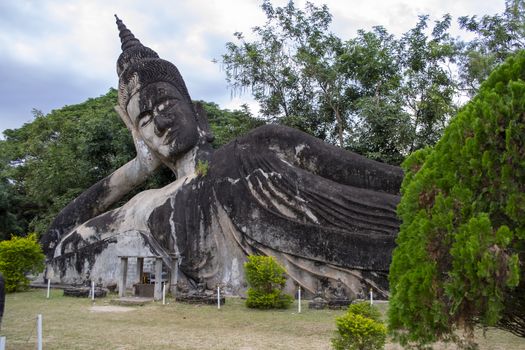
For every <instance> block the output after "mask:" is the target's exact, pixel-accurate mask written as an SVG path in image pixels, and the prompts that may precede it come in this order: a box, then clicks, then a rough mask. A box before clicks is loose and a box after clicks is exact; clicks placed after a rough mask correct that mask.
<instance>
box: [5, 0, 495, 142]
mask: <svg viewBox="0 0 525 350" xmlns="http://www.w3.org/2000/svg"><path fill="white" fill-rule="evenodd" d="M261 2H262V1H261V0H164V1H162V0H148V1H133V0H90V1H87V0H64V1H61V0H56V1H53V0H0V47H2V48H3V49H2V51H1V52H2V54H1V55H0V133H1V132H2V131H3V130H5V129H9V128H10V129H12V128H18V127H20V126H22V124H24V123H26V122H29V121H31V120H32V114H31V110H32V109H33V108H36V109H39V110H41V111H42V112H44V113H48V112H50V111H51V110H53V109H56V108H60V107H62V106H64V105H70V104H76V103H80V102H83V101H85V100H86V99H88V98H90V97H98V96H100V95H103V94H105V93H106V92H107V91H108V89H109V88H110V87H115V86H116V85H117V75H116V72H115V62H116V59H117V57H118V55H119V53H120V42H119V38H118V33H117V28H116V25H115V20H114V17H113V14H115V13H116V14H118V15H119V17H120V18H121V19H123V21H124V23H125V24H126V25H127V26H128V28H129V29H131V31H132V32H133V33H134V34H135V36H136V37H137V38H139V39H140V40H141V42H142V43H143V44H145V45H146V46H149V47H151V48H152V49H154V50H155V51H157V53H158V54H159V55H160V56H161V57H162V58H164V59H167V60H169V61H172V62H173V63H175V64H176V65H177V66H178V68H179V70H180V71H181V73H182V75H183V77H184V79H185V80H186V84H187V85H188V89H189V91H190V95H191V96H192V98H193V99H196V100H205V101H213V102H216V103H218V104H219V105H220V106H221V107H222V108H230V109H233V108H236V107H238V106H239V105H241V104H242V103H247V102H248V103H250V101H251V99H250V96H249V94H248V93H246V94H245V95H242V96H239V97H235V98H232V97H231V93H230V90H229V89H228V86H227V84H226V81H225V73H224V71H222V70H221V67H220V65H219V64H215V63H213V62H212V60H213V59H218V58H220V56H221V54H222V53H224V52H225V48H224V47H225V43H226V42H228V41H231V40H233V35H232V34H233V33H234V32H236V31H240V32H243V33H246V34H247V33H250V32H251V28H252V27H253V26H255V25H262V24H263V23H264V15H263V12H262V10H261V9H260V4H261ZM286 2H287V0H274V1H273V4H274V5H279V6H282V5H284V4H286ZM311 2H314V3H316V4H323V3H326V4H327V5H328V7H329V9H330V12H331V13H332V15H333V23H332V28H331V29H332V31H333V32H334V33H336V34H337V35H339V36H340V37H341V38H343V39H348V38H351V37H354V36H355V34H356V31H357V30H358V29H370V28H371V27H372V26H375V25H383V26H385V27H386V28H387V30H388V31H390V32H392V33H394V34H397V35H399V34H401V33H403V32H405V31H407V30H408V29H410V28H412V27H413V26H414V25H415V23H416V22H417V16H418V15H420V14H429V15H430V16H431V19H432V20H437V19H439V18H440V17H441V16H442V15H443V14H445V13H450V14H451V15H452V16H453V17H454V18H457V17H458V16H461V15H478V16H481V15H484V14H496V13H501V12H503V10H504V0H417V1H416V0H404V1H403V0H390V1H388V0H324V1H323V0H319V1H317V0H314V1H311ZM295 3H296V5H297V6H298V7H301V8H302V7H303V5H304V1H299V0H296V1H295ZM455 33H456V35H461V33H460V31H459V30H457V31H456V32H455Z"/></svg>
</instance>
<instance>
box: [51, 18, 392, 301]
mask: <svg viewBox="0 0 525 350" xmlns="http://www.w3.org/2000/svg"><path fill="white" fill-rule="evenodd" d="M117 23H118V25H119V31H120V36H121V40H122V48H123V53H122V54H121V56H120V57H119V60H118V63H117V72H118V74H119V107H118V108H117V110H118V111H119V114H120V115H121V117H122V119H123V121H124V122H125V123H126V125H127V126H128V128H129V129H130V131H131V132H132V134H133V136H134V141H135V146H136V149H137V158H135V159H134V160H133V161H131V162H129V163H128V164H126V165H124V166H123V167H122V168H120V169H118V170H117V171H115V173H113V174H111V175H110V176H108V178H106V179H104V180H103V181H101V182H99V183H98V184H95V185H94V187H92V188H91V189H89V190H88V191H87V192H86V193H85V194H83V195H81V196H80V197H79V198H80V200H79V199H77V200H75V201H73V202H72V203H71V204H69V205H68V206H67V207H66V208H65V209H64V210H63V211H62V212H61V213H60V214H59V216H58V217H57V219H56V220H55V223H54V224H53V226H52V227H51V229H50V230H49V233H48V234H47V235H46V236H45V237H44V242H46V248H47V254H48V257H49V258H50V259H49V262H48V275H49V276H50V277H51V278H52V279H57V280H60V281H61V282H70V283H71V282H73V281H75V280H79V279H83V278H85V276H86V275H90V276H91V278H95V279H97V278H101V279H102V281H103V283H104V284H105V285H107V284H110V283H116V281H117V279H118V266H119V264H118V258H117V256H119V255H135V256H137V255H144V256H148V255H158V256H162V257H163V259H164V262H165V264H166V266H173V264H172V261H171V256H174V255H177V254H178V255H179V256H180V260H179V263H180V265H178V266H179V271H178V272H177V273H178V279H179V281H182V282H184V283H186V284H187V285H188V286H189V290H194V289H196V288H197V282H196V281H199V280H204V281H205V283H206V284H207V286H216V285H221V286H224V289H225V290H226V292H228V293H235V294H239V293H241V294H242V293H243V292H244V290H245V288H246V284H245V281H244V273H243V263H244V262H245V261H246V255H248V254H264V255H272V256H275V257H276V258H277V260H278V261H279V262H280V263H281V264H283V265H284V266H285V268H286V269H287V271H288V273H289V275H290V277H291V279H290V280H291V282H290V285H289V286H288V287H289V289H290V290H292V288H293V285H292V284H293V281H295V282H299V284H300V285H301V286H304V288H305V290H306V292H309V293H311V294H314V292H315V290H316V288H317V286H318V285H319V283H320V281H321V280H322V281H324V282H323V283H325V284H326V285H327V286H335V285H336V284H337V283H338V282H339V283H340V287H341V288H342V290H344V291H345V293H346V295H347V297H346V299H345V300H352V299H353V298H355V296H356V295H357V294H359V293H363V290H364V289H365V288H369V287H371V286H372V287H373V288H374V290H376V291H377V294H378V295H379V296H380V297H381V296H382V297H385V296H386V295H387V290H388V281H387V273H388V268H389V264H390V258H391V252H392V250H393V248H394V240H395V237H396V235H397V231H398V225H399V223H398V220H397V217H396V205H397V203H398V201H399V195H398V191H399V186H400V183H401V180H402V172H401V169H400V168H398V167H394V166H389V165H386V164H382V163H378V162H375V161H372V160H369V159H366V158H364V157H362V156H360V155H357V154H355V153H351V152H348V151H345V150H343V149H340V148H338V147H335V146H332V145H328V144H326V143H324V142H322V141H320V140H318V139H316V138H314V137H312V136H310V135H307V134H305V133H303V132H300V131H298V130H295V129H291V128H287V127H284V126H278V125H267V126H263V127H260V128H258V129H256V130H253V131H252V132H250V133H248V134H247V135H245V136H243V137H240V138H237V139H236V140H234V141H232V142H231V143H229V144H228V145H225V146H224V147H222V148H221V149H219V150H217V151H213V150H212V148H211V146H210V141H211V140H212V136H211V133H210V132H209V127H208V125H207V119H206V115H205V113H204V111H203V109H202V108H201V107H199V106H194V105H193V103H192V102H191V99H190V97H189V94H188V91H187V89H186V86H185V84H184V81H183V80H182V77H181V75H180V73H179V71H178V70H177V68H176V67H175V66H174V65H173V64H171V63H170V62H167V61H164V60H162V59H160V58H159V57H158V55H157V54H156V53H155V52H154V51H153V50H151V49H148V48H146V47H144V46H143V45H142V44H141V43H140V42H139V41H138V40H137V39H136V38H135V37H134V36H133V34H131V32H130V31H129V30H128V29H127V28H125V26H124V25H123V24H122V22H121V21H120V20H118V21H117ZM198 161H201V162H203V161H204V162H208V173H207V175H206V176H198V175H197V174H196V172H195V166H196V163H197V162H198ZM160 164H165V165H167V166H168V167H170V168H171V169H172V170H173V171H174V172H175V174H176V175H177V180H176V181H175V182H173V183H172V184H170V185H168V186H166V187H164V188H162V189H156V190H148V191H144V192H142V193H139V194H138V195H136V196H135V197H134V198H132V199H131V200H130V201H129V202H127V203H126V204H125V205H123V206H122V207H120V208H117V209H114V210H111V211H108V212H105V210H107V208H108V207H109V206H110V205H112V204H113V203H115V202H116V201H117V200H118V199H120V198H121V197H122V196H123V195H125V194H126V193H128V192H129V189H130V188H133V187H135V186H137V185H138V184H140V183H141V182H142V181H143V180H144V179H146V178H147V177H148V176H150V175H151V174H152V173H153V172H154V171H155V170H156V169H157V168H158V166H160ZM79 205H81V206H84V207H83V208H77V207H78V206H79ZM146 268H147V267H145V269H146ZM128 282H129V284H130V285H131V284H133V283H135V282H137V281H128ZM365 286H366V287H365ZM336 299H337V300H343V299H341V298H336Z"/></svg>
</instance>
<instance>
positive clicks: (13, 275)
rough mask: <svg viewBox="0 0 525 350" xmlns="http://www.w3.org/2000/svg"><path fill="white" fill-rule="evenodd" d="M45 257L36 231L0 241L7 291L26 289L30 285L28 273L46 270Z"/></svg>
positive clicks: (0, 264) (0, 263)
mask: <svg viewBox="0 0 525 350" xmlns="http://www.w3.org/2000/svg"><path fill="white" fill-rule="evenodd" d="M44 258H45V256H44V253H42V248H41V247H40V244H39V243H38V242H37V238H36V234H34V233H33V234H30V235H28V236H27V237H17V236H13V237H12V238H11V239H10V240H5V241H2V242H0V272H1V273H2V275H3V276H4V281H5V290H6V292H7V293H11V292H16V291H18V290H23V289H26V288H27V286H28V285H29V279H28V278H27V275H28V274H36V273H40V272H42V271H44Z"/></svg>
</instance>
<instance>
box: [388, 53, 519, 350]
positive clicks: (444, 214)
mask: <svg viewBox="0 0 525 350" xmlns="http://www.w3.org/2000/svg"><path fill="white" fill-rule="evenodd" d="M524 159H525V51H521V52H519V53H517V54H516V55H515V56H513V57H510V58H509V59H508V60H507V61H506V62H505V63H504V64H502V65H501V66H500V67H498V68H497V69H496V70H494V72H492V73H491V75H490V77H489V78H488V79H487V80H486V81H485V82H484V83H483V84H482V85H481V87H480V89H479V93H478V95H477V96H476V97H475V98H473V99H472V100H471V101H470V102H469V103H468V104H467V105H466V106H465V107H463V108H462V109H461V111H460V112H459V113H458V114H457V116H456V117H455V118H454V119H453V120H452V121H451V122H450V125H449V126H448V127H447V129H446V130H445V133H444V135H443V137H442V138H441V140H440V141H439V142H438V143H437V145H436V146H435V147H434V148H433V149H430V150H425V151H419V152H417V153H415V154H413V155H411V156H410V157H409V158H408V159H407V160H406V161H405V162H404V163H403V168H404V170H405V174H406V176H405V179H404V181H403V185H402V189H401V192H402V198H401V202H400V204H399V206H398V209H397V210H398V214H399V216H400V218H401V219H402V224H401V227H400V232H399V235H398V237H397V240H396V242H397V247H396V249H395V250H394V253H393V257H392V264H391V265H390V275H389V281H390V293H391V296H390V305H389V311H388V314H389V328H390V329H391V330H392V333H393V335H394V336H395V338H396V339H397V340H399V341H400V342H401V344H402V345H404V344H407V343H411V342H414V343H416V344H417V345H418V346H423V345H426V344H430V343H433V342H435V341H439V340H441V341H456V339H457V337H456V336H455V335H456V334H457V333H458V332H457V330H458V328H464V330H465V331H466V332H465V333H466V334H467V336H468V337H467V338H469V337H470V335H471V334H473V333H472V331H473V329H474V327H475V325H476V324H478V323H479V324H481V325H483V326H494V325H497V326H500V327H503V328H504V329H507V330H509V331H512V332H514V333H516V334H518V335H520V336H522V337H525V308H524V307H523V305H525V269H523V266H525V260H524V257H525V254H523V252H524V251H525V215H524V214H525V187H524V183H525V161H524ZM467 340H468V339H467Z"/></svg>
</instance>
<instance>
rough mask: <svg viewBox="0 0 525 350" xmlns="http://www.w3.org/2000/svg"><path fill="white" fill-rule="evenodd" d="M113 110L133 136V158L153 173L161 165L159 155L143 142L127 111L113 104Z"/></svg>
mask: <svg viewBox="0 0 525 350" xmlns="http://www.w3.org/2000/svg"><path fill="white" fill-rule="evenodd" d="M115 111H116V112H117V113H118V115H119V116H120V119H122V121H123V122H124V124H126V127H127V128H128V130H129V131H131V137H133V143H134V144H135V150H136V151H137V157H136V158H135V159H136V160H137V161H138V162H139V164H140V166H141V168H143V169H145V170H146V171H147V172H149V173H153V172H154V171H155V170H156V169H157V168H158V167H159V166H160V165H161V160H160V158H159V156H158V155H157V154H156V153H155V152H154V151H153V150H152V149H151V148H150V147H149V146H148V145H147V144H146V142H144V139H143V138H142V136H141V135H140V133H139V131H138V130H137V128H136V127H135V126H134V125H133V123H132V122H131V119H130V117H129V115H128V113H127V112H126V111H125V110H124V109H123V108H121V107H120V106H115Z"/></svg>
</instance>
